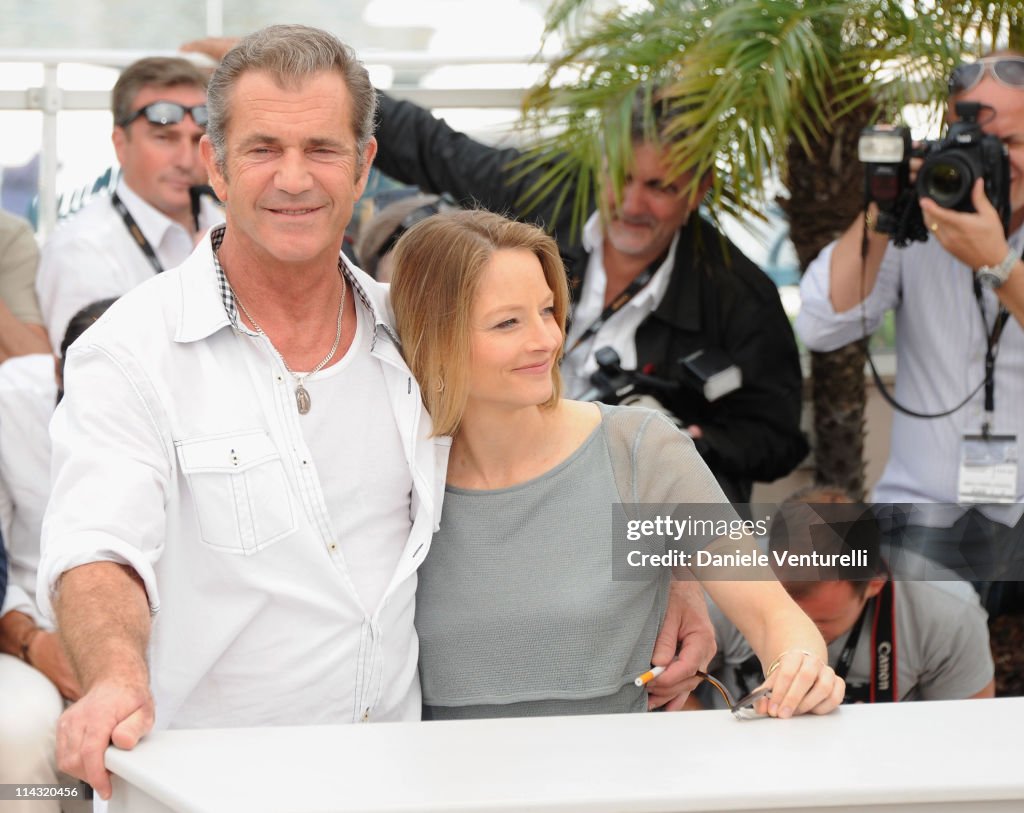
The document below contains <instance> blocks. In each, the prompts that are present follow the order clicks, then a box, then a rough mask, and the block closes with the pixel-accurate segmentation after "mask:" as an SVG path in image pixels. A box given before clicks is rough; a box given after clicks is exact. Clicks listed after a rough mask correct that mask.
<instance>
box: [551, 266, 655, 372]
mask: <svg viewBox="0 0 1024 813" xmlns="http://www.w3.org/2000/svg"><path fill="white" fill-rule="evenodd" d="M666 256H668V255H667V254H663V255H662V256H660V257H658V259H656V260H655V261H654V262H653V263H651V264H650V265H649V266H647V268H645V269H644V270H643V272H642V273H641V274H640V275H639V276H637V277H635V278H634V279H633V281H632V282H631V283H629V285H627V286H626V289H625V290H624V291H623V292H622V293H621V294H619V295H618V296H617V297H615V299H613V300H612V301H611V302H609V303H608V304H607V305H606V306H605V309H604V310H603V311H601V315H600V316H598V317H597V319H595V320H594V321H593V322H592V323H591V324H590V326H589V327H588V328H587V329H586V330H584V331H583V333H581V334H580V337H579V338H578V339H576V341H574V342H573V343H572V347H570V348H569V349H568V350H567V351H566V355H568V354H569V353H571V352H572V351H573V350H575V349H576V348H577V347H579V346H580V345H581V344H583V342H585V341H587V339H589V338H591V337H592V336H595V335H596V334H597V332H598V331H599V330H600V329H601V328H602V327H604V324H605V322H607V321H608V320H609V319H611V317H612V316H614V315H615V314H616V313H617V312H618V311H620V310H622V308H623V307H625V306H626V304H627V303H628V302H629V301H630V300H631V299H633V297H635V296H636V295H637V294H638V293H640V291H642V290H643V288H644V286H645V285H647V283H648V282H650V281H651V277H653V276H654V274H655V273H656V272H657V270H658V269H659V268H660V267H661V264H662V263H663V262H665V257H666Z"/></svg>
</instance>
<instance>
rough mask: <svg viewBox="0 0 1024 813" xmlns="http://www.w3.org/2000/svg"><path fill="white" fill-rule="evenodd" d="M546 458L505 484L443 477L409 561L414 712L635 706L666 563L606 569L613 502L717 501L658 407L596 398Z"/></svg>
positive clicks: (455, 714)
mask: <svg viewBox="0 0 1024 813" xmlns="http://www.w3.org/2000/svg"><path fill="white" fill-rule="evenodd" d="M601 412H602V420H601V423H600V424H599V425H598V427H596V428H595V430H594V431H593V433H591V435H590V436H589V437H588V438H587V440H586V441H584V443H583V444H582V445H581V446H580V447H579V448H578V449H577V450H576V451H575V452H573V454H572V455H570V456H569V457H568V458H567V459H566V460H564V461H562V462H561V463H559V464H558V465H557V466H555V468H553V469H551V470H550V471H548V472H546V473H545V474H542V475H541V476H539V477H536V478H534V479H532V480H529V481H527V482H525V483H521V484H518V485H515V486H511V487H509V488H502V489H495V490H483V491H482V490H467V489H461V488H454V487H449V488H448V489H447V490H446V493H445V502H444V511H443V516H442V520H441V527H440V530H439V531H438V532H437V533H436V534H435V535H434V539H433V542H432V544H431V549H430V554H429V555H428V556H427V558H426V561H425V562H424V563H423V564H422V565H421V566H420V569H419V587H418V589H417V591H416V628H417V631H418V633H419V639H420V678H421V681H422V685H423V704H424V709H423V712H424V715H423V716H424V719H449V718H470V717H513V716H542V715H554V714H605V713H613V712H627V711H646V709H647V693H646V689H640V688H637V687H636V686H634V685H633V679H634V678H635V677H636V676H637V675H639V674H640V673H642V672H644V671H646V670H647V669H648V668H650V662H651V653H652V651H653V649H654V640H655V638H656V636H657V633H658V629H659V626H660V623H661V620H662V617H663V615H664V611H665V602H666V597H667V588H668V583H669V572H668V571H667V570H657V569H655V570H653V571H651V572H650V573H649V574H648V575H646V576H645V577H643V578H640V579H636V578H631V579H621V580H620V579H613V578H612V560H613V555H612V547H613V546H612V539H611V536H612V526H613V519H614V512H615V511H621V510H622V509H621V507H620V506H619V505H618V504H620V503H670V502H671V503H707V502H715V503H718V502H725V496H724V495H723V494H722V491H721V489H720V488H719V487H718V484H717V483H716V482H715V479H714V477H713V476H712V474H711V472H710V471H709V470H708V468H707V466H706V465H705V464H704V461H703V460H702V459H701V457H700V455H699V454H698V453H697V451H696V449H695V448H694V445H693V442H692V441H691V440H690V438H688V437H687V436H685V435H683V434H682V433H680V432H679V431H678V430H677V429H676V428H675V427H673V426H672V425H671V423H669V421H668V420H666V419H665V417H664V416H662V415H660V414H659V413H657V412H653V411H651V410H648V409H641V408H637V407H609V406H604V405H601Z"/></svg>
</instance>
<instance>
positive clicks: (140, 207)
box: [36, 180, 224, 350]
mask: <svg viewBox="0 0 1024 813" xmlns="http://www.w3.org/2000/svg"><path fill="white" fill-rule="evenodd" d="M117 194H118V197H120V198H121V200H122V201H123V202H124V205H125V207H126V208H127V209H128V211H129V212H130V213H131V216H132V218H134V220H135V222H136V223H137V224H138V226H139V229H140V230H141V231H142V234H143V236H144V237H145V238H146V240H147V241H148V242H149V244H150V246H151V247H152V248H153V251H154V252H155V253H156V256H157V259H158V260H160V264H161V265H162V266H163V267H164V268H165V269H167V268H174V267H175V266H178V265H181V264H182V263H183V262H184V261H185V260H186V259H187V258H188V256H189V255H190V254H191V253H192V250H193V249H194V248H195V243H194V241H193V239H192V235H191V234H190V233H189V232H188V231H187V230H186V229H185V228H184V226H182V225H181V224H180V223H178V222H177V221H174V220H171V219H170V218H169V217H167V215H165V214H163V212H161V211H159V210H158V209H156V208H154V207H153V206H151V205H150V204H148V203H147V202H146V201H144V200H143V199H142V198H140V197H139V196H138V195H137V194H135V192H133V191H132V189H131V188H130V187H129V186H128V185H127V184H126V183H125V182H124V181H123V180H122V181H121V182H119V183H118V185H117ZM223 220H224V215H223V213H222V212H221V210H220V207H218V206H216V205H215V204H214V203H213V202H212V201H210V199H209V198H206V197H204V198H203V199H202V208H201V210H200V215H199V226H200V229H204V230H205V229H209V228H210V227H211V226H215V225H216V224H218V223H220V222H222V221H223ZM154 273H156V272H155V271H154V269H153V266H152V265H150V262H149V260H148V259H147V258H146V255H145V254H144V253H143V252H142V249H141V248H140V247H139V244H138V243H137V242H135V239H134V238H133V237H132V236H131V234H130V233H129V231H128V227H127V226H126V225H125V223H124V220H122V219H121V215H120V214H118V212H117V210H116V209H115V208H114V206H113V204H112V203H111V201H110V198H109V197H108V196H106V195H103V196H101V197H98V198H96V199H95V200H92V201H90V202H89V203H88V204H87V205H86V206H85V207H84V208H82V210H81V211H79V212H76V213H75V214H74V215H72V216H71V217H70V218H68V219H67V220H65V221H63V222H62V223H61V224H60V225H59V226H58V228H57V229H56V231H54V233H53V235H52V236H51V237H50V239H49V240H47V242H46V245H45V246H43V252H42V256H41V258H40V261H39V273H38V275H37V276H36V292H37V293H38V295H39V306H40V308H42V311H43V319H44V321H45V323H46V329H47V331H48V332H49V334H50V344H51V346H52V347H53V348H54V350H56V349H57V348H59V347H60V345H61V342H62V341H63V340H64V332H65V331H66V330H67V327H68V322H70V321H71V317H72V316H74V315H75V314H76V313H78V311H80V310H81V309H82V308H84V307H85V306H86V305H91V304H92V303H93V302H97V301H99V300H101V299H114V298H115V297H119V296H121V295H122V294H125V293H127V292H128V291H130V290H131V289H132V288H134V287H135V286H136V285H138V284H140V283H142V282H145V281H146V280H148V279H149V278H150V277H152V276H153V274H154Z"/></svg>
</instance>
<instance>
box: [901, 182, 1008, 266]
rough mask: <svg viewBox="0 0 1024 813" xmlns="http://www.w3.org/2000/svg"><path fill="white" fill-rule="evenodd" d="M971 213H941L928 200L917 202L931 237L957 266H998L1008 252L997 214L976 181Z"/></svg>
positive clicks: (946, 211) (941, 208)
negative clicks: (950, 256)
mask: <svg viewBox="0 0 1024 813" xmlns="http://www.w3.org/2000/svg"><path fill="white" fill-rule="evenodd" d="M971 202H972V203H973V204H974V208H975V210H976V211H974V212H958V211H955V210H953V209H944V208H943V207H941V206H939V204H937V203H936V202H935V201H933V200H931V199H930V198H921V213H922V214H923V215H924V223H925V225H926V226H927V227H928V229H929V230H930V231H931V233H932V236H933V237H934V238H935V239H936V240H938V241H939V243H940V244H941V245H942V247H943V248H944V249H946V251H948V252H949V253H950V254H952V255H953V256H954V257H956V258H957V259H958V260H960V262H962V263H964V264H965V265H968V266H970V267H971V268H974V269H977V268H980V267H981V266H983V265H998V264H999V263H1001V262H1002V261H1003V259H1004V258H1005V257H1006V255H1007V254H1008V253H1009V251H1010V246H1009V244H1008V243H1007V242H1006V234H1005V233H1004V232H1003V222H1002V220H1001V219H1000V218H999V213H998V212H997V211H996V209H995V207H994V206H993V205H992V203H991V201H989V199H988V196H987V195H986V194H985V182H984V180H982V179H981V178H978V179H977V180H976V181H975V182H974V188H973V189H972V190H971Z"/></svg>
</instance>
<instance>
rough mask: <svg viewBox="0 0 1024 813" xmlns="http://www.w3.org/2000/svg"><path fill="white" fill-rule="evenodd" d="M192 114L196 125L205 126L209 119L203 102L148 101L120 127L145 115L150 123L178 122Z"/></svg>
mask: <svg viewBox="0 0 1024 813" xmlns="http://www.w3.org/2000/svg"><path fill="white" fill-rule="evenodd" d="M186 113H188V114H189V115H190V116H192V121H194V122H195V123H196V126H198V127H205V126H206V123H207V122H208V121H209V120H210V114H209V111H208V110H207V109H206V105H205V104H197V105H196V106H195V107H185V105H183V104H178V103H177V102H150V103H149V104H147V105H146V106H145V107H140V108H139V109H138V110H136V111H135V112H134V113H132V114H131V115H130V116H128V117H127V118H126V119H124V121H122V122H121V126H122V127H127V126H128V125H129V124H131V123H132V122H133V121H135V119H137V118H141V117H143V116H144V117H145V118H146V121H148V122H149V123H150V124H160V125H164V124H178V123H180V122H182V121H184V120H185V114H186Z"/></svg>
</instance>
